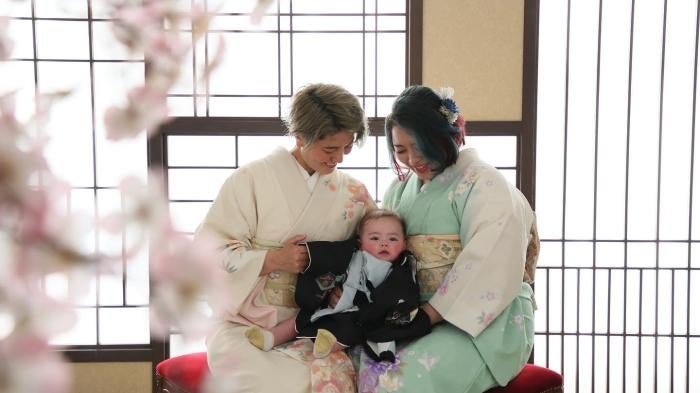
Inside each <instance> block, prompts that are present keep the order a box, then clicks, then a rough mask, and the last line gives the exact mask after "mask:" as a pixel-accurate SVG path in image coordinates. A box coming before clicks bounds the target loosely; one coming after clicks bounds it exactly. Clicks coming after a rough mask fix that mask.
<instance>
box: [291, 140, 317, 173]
mask: <svg viewBox="0 0 700 393" xmlns="http://www.w3.org/2000/svg"><path fill="white" fill-rule="evenodd" d="M292 157H294V159H295V160H296V161H297V162H298V163H299V165H301V167H302V168H304V170H305V171H306V173H308V174H309V176H311V175H313V174H314V173H315V172H316V171H315V170H313V168H311V167H310V166H309V164H307V163H306V161H304V157H303V156H302V155H301V148H299V147H295V148H294V149H293V150H292Z"/></svg>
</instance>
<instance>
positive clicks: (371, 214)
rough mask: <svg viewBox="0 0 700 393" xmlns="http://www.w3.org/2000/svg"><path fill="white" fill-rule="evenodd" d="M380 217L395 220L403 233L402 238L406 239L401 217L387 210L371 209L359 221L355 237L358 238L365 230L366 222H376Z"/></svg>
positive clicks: (404, 223) (403, 222)
mask: <svg viewBox="0 0 700 393" xmlns="http://www.w3.org/2000/svg"><path fill="white" fill-rule="evenodd" d="M382 217H389V218H393V219H395V220H396V221H397V222H398V223H399V224H401V232H402V233H403V237H406V222H405V221H404V220H403V218H401V216H399V215H398V214H396V213H395V212H393V211H391V210H387V209H373V210H370V211H368V212H367V213H365V215H364V216H362V219H360V222H359V223H358V224H357V231H356V235H357V237H358V238H359V237H360V234H361V233H362V230H363V229H364V228H365V225H366V224H367V221H370V220H377V219H380V218H382Z"/></svg>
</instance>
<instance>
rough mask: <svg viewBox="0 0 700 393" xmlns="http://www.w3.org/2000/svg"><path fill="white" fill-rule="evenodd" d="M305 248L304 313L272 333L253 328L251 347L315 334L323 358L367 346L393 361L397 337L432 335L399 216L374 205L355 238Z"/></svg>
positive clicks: (299, 289)
mask: <svg viewBox="0 0 700 393" xmlns="http://www.w3.org/2000/svg"><path fill="white" fill-rule="evenodd" d="M358 238H359V239H358ZM358 240H359V250H358V249H357V247H358ZM307 247H308V249H309V259H310V265H309V267H308V268H307V270H306V271H304V272H303V273H301V274H299V277H298V280H297V286H296V293H295V300H296V303H297V305H298V306H299V307H300V310H299V313H298V314H297V316H296V318H293V319H289V320H286V321H282V322H280V323H279V324H278V325H277V326H275V327H273V328H272V329H270V330H265V329H262V328H260V327H259V326H251V327H250V328H248V330H247V331H246V337H248V340H249V341H250V342H251V343H252V344H253V345H255V346H256V347H258V348H260V349H262V350H264V351H267V350H270V349H271V348H272V347H273V346H276V345H279V344H281V343H284V342H286V341H289V340H291V339H293V338H294V337H299V338H312V339H314V348H313V354H314V356H315V357H318V358H320V357H325V356H327V355H328V354H329V353H331V352H333V351H337V350H340V349H343V348H346V347H348V346H352V345H355V344H360V343H363V344H364V346H365V350H366V351H367V353H368V354H369V355H370V356H371V357H373V358H374V359H376V360H383V361H390V362H393V361H394V360H395V355H394V353H395V340H397V339H407V338H416V337H420V336H423V335H425V334H427V333H429V332H430V329H431V324H430V319H429V318H428V316H427V314H425V312H423V311H422V310H421V309H420V308H419V307H418V306H419V290H418V284H417V283H416V280H415V261H414V258H413V255H412V254H411V253H410V252H409V251H407V250H406V227H405V224H404V222H403V220H402V219H401V217H399V216H398V215H397V214H396V213H394V212H391V211H388V210H383V209H377V210H372V211H370V212H368V213H367V214H366V215H365V216H364V217H363V218H362V220H360V223H359V224H358V227H357V237H353V238H351V239H348V240H345V241H339V242H322V241H320V242H309V243H307ZM340 284H342V288H343V292H342V296H340V299H339V300H338V302H337V304H336V305H335V306H333V307H331V306H330V305H329V304H328V301H329V294H330V292H331V291H332V290H333V289H334V288H335V287H336V286H338V285H340Z"/></svg>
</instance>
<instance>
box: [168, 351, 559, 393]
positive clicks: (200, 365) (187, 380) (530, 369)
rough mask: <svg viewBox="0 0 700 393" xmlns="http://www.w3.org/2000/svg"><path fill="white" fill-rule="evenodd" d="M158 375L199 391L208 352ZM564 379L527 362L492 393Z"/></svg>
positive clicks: (524, 391) (536, 389)
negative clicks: (506, 382) (515, 374)
mask: <svg viewBox="0 0 700 393" xmlns="http://www.w3.org/2000/svg"><path fill="white" fill-rule="evenodd" d="M156 374H157V375H160V376H162V377H163V378H165V379H167V380H168V382H169V383H171V384H174V385H176V386H177V387H179V388H181V389H182V390H184V391H186V392H191V393H198V392H199V389H200V387H201V384H202V382H203V379H204V378H205V377H206V376H207V375H208V374H209V367H208V366H207V354H206V352H198V353H191V354H188V355H182V356H177V357H174V358H170V359H166V360H164V361H162V362H160V363H158V365H157V366H156ZM562 384H563V379H562V377H561V375H559V374H558V373H557V372H555V371H552V370H550V369H548V368H544V367H540V366H535V365H534V364H526V365H525V367H523V369H522V371H520V374H518V375H517V376H516V377H515V378H513V380H512V381H510V382H509V383H508V385H506V386H504V387H498V388H493V389H491V390H489V393H540V392H547V391H550V392H554V391H558V389H559V390H560V389H561V386H562Z"/></svg>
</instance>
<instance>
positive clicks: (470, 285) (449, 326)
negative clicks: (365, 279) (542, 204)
mask: <svg viewBox="0 0 700 393" xmlns="http://www.w3.org/2000/svg"><path fill="white" fill-rule="evenodd" d="M383 203H384V207H385V208H388V209H391V210H394V211H396V212H398V213H399V214H400V215H401V216H402V217H403V218H404V219H405V220H406V225H407V231H408V235H409V242H408V243H409V244H408V248H409V249H410V250H411V251H412V252H413V253H414V254H415V255H416V256H417V259H418V266H417V279H418V283H419V285H420V286H421V298H422V301H427V302H429V303H430V304H431V305H432V306H433V307H434V308H435V309H436V310H437V311H438V312H439V313H440V315H442V317H443V318H444V319H445V321H444V322H442V323H440V324H438V325H435V326H434V327H433V331H432V333H430V334H429V335H427V336H424V337H422V338H419V339H417V340H414V341H409V342H406V343H403V344H402V345H401V344H399V345H398V346H397V349H398V351H397V355H398V356H397V358H398V361H397V363H395V364H392V365H390V364H387V363H375V362H373V361H372V360H371V359H369V357H367V356H366V355H364V354H362V353H359V352H358V353H357V355H359V356H356V357H355V360H356V361H357V362H358V364H357V365H356V366H357V369H358V371H359V372H358V390H359V391H360V392H426V393H428V392H439V393H451V392H459V393H462V392H482V391H484V390H487V389H489V388H491V387H494V386H497V385H506V384H507V383H508V381H510V379H512V378H513V377H514V376H515V375H517V373H518V372H519V371H520V370H521V369H522V367H523V366H524V364H525V363H526V362H527V360H528V358H529V356H530V352H531V350H532V345H533V341H534V330H533V324H534V319H533V312H534V307H533V300H532V289H531V288H530V285H529V284H527V283H524V282H523V277H524V273H525V260H526V253H527V250H528V244H529V242H530V240H531V239H532V235H531V230H532V228H534V223H535V217H534V213H533V211H532V209H531V208H530V205H529V203H528V202H527V200H526V199H525V197H524V196H523V195H522V194H521V193H520V191H518V190H517V189H516V188H515V187H514V186H513V185H511V184H510V183H508V182H507V181H506V179H505V178H504V177H503V175H502V174H501V173H500V172H499V171H498V170H497V169H495V168H494V167H492V166H490V165H488V164H486V163H484V162H483V161H481V160H480V159H479V158H478V156H477V154H476V152H475V151H474V150H473V149H466V150H463V151H461V152H460V154H459V158H458V161H457V163H455V164H454V165H452V166H451V167H449V168H447V169H445V170H444V171H443V172H442V173H441V174H439V175H437V176H436V177H435V178H433V180H432V181H430V182H428V183H426V184H423V183H422V181H421V180H420V179H418V177H417V176H415V175H414V174H411V175H410V176H409V177H408V179H407V180H406V181H403V182H400V181H398V180H397V181H395V182H394V183H393V184H392V185H391V186H390V188H389V190H388V191H387V193H386V196H385V198H384V202H383Z"/></svg>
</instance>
